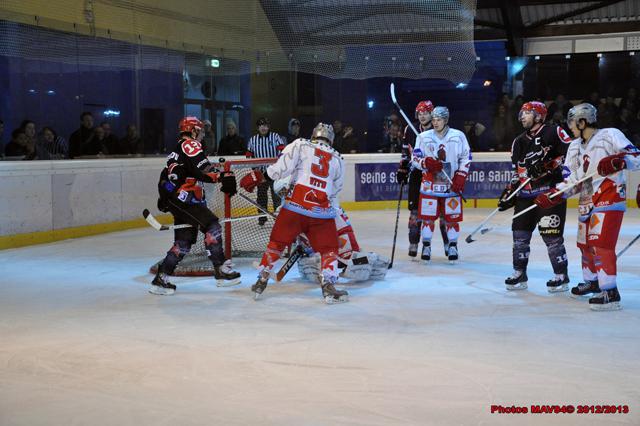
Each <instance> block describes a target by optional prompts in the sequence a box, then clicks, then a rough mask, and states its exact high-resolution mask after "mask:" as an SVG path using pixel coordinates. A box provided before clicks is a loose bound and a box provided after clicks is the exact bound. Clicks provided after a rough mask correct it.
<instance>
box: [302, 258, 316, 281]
mask: <svg viewBox="0 0 640 426" xmlns="http://www.w3.org/2000/svg"><path fill="white" fill-rule="evenodd" d="M298 272H300V276H301V277H302V278H304V279H305V280H307V281H311V282H320V254H319V253H315V254H313V255H311V256H304V257H301V258H300V259H299V260H298Z"/></svg>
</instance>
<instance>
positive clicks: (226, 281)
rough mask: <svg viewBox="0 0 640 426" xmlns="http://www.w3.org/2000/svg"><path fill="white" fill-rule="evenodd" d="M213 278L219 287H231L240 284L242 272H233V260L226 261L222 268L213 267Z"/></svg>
mask: <svg viewBox="0 0 640 426" xmlns="http://www.w3.org/2000/svg"><path fill="white" fill-rule="evenodd" d="M213 276H214V277H215V278H216V286H217V287H231V286H234V285H238V284H240V272H237V271H234V270H233V263H231V260H225V261H224V263H223V264H222V265H220V266H214V267H213Z"/></svg>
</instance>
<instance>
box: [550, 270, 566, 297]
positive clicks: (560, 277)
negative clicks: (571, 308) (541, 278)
mask: <svg viewBox="0 0 640 426" xmlns="http://www.w3.org/2000/svg"><path fill="white" fill-rule="evenodd" d="M567 290H569V276H568V275H567V274H556V276H555V277H553V278H551V279H550V280H549V281H547V291H548V292H549V293H558V292H561V291H567Z"/></svg>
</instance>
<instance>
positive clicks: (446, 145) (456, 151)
mask: <svg viewBox="0 0 640 426" xmlns="http://www.w3.org/2000/svg"><path fill="white" fill-rule="evenodd" d="M425 157H435V158H436V159H438V160H440V161H441V162H442V171H441V172H439V173H437V174H436V175H433V174H432V173H424V174H423V175H422V185H421V186H420V192H421V193H422V194H424V195H431V196H435V197H455V196H457V194H456V193H454V192H452V191H451V183H450V182H449V179H447V177H446V176H445V173H446V174H447V175H448V176H449V177H450V178H453V175H454V173H455V172H456V171H458V170H460V171H462V172H465V173H468V172H469V166H470V164H471V148H469V142H468V141H467V137H466V136H465V135H464V133H463V132H461V131H460V130H457V129H452V128H447V130H446V132H445V134H444V136H442V138H441V137H440V136H438V133H437V132H436V131H435V129H431V130H427V131H426V132H422V133H420V134H419V135H418V138H417V140H416V145H415V147H414V148H413V153H412V155H411V164H412V165H413V167H415V168H417V169H418V170H423V169H422V159H423V158H425Z"/></svg>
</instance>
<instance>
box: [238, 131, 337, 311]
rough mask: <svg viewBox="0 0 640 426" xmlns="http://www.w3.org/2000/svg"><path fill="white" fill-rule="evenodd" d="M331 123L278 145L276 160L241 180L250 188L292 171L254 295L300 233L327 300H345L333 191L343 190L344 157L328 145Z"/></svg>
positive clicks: (266, 280) (241, 182) (335, 195)
mask: <svg viewBox="0 0 640 426" xmlns="http://www.w3.org/2000/svg"><path fill="white" fill-rule="evenodd" d="M333 140H334V132H333V127H331V126H330V125H327V124H323V123H319V124H318V125H317V126H316V127H315V128H314V129H313V133H312V136H311V140H308V139H302V138H300V139H296V140H295V141H293V142H292V143H290V144H289V145H287V146H286V147H285V148H284V150H283V151H282V155H281V156H280V157H279V158H278V161H277V162H276V163H274V164H272V165H270V166H269V167H267V170H266V172H265V173H262V172H261V171H259V170H254V171H253V172H251V173H250V174H248V175H246V176H245V177H244V178H242V180H241V181H240V185H241V186H242V187H243V188H244V189H245V190H247V191H249V192H252V191H253V190H254V189H255V188H256V186H257V185H259V184H260V183H262V182H265V181H266V180H278V179H282V178H285V177H287V176H291V177H292V179H291V189H290V190H289V193H288V194H287V196H286V198H285V201H284V204H283V206H282V209H281V210H280V213H279V214H278V217H277V219H276V222H275V224H274V225H273V229H272V231H271V236H270V239H269V244H268V245H267V250H266V252H265V253H264V255H263V256H262V260H261V262H260V272H259V274H258V280H257V281H256V283H255V284H254V285H253V286H252V287H251V290H252V291H253V292H254V295H255V298H256V299H258V298H259V297H260V296H261V295H262V293H263V292H264V290H265V289H266V287H267V283H268V280H269V276H270V274H271V270H272V268H273V265H274V264H275V262H276V261H278V259H280V257H281V256H282V252H283V250H284V249H285V248H286V247H287V246H288V245H290V244H291V243H293V242H294V241H295V239H296V237H297V236H298V235H300V234H302V233H304V234H305V235H306V236H307V238H308V239H309V243H310V244H311V247H312V248H313V250H314V251H316V252H318V253H320V255H321V262H322V274H321V279H320V280H321V283H320V285H321V287H322V295H323V297H324V300H325V301H326V302H327V303H339V302H346V301H347V300H348V293H347V292H346V291H344V290H337V289H336V288H335V284H336V281H337V279H338V233H337V230H336V224H335V220H334V219H335V216H336V213H337V212H336V206H337V197H338V194H339V193H340V191H341V190H342V181H343V169H344V166H343V162H342V158H341V157H340V155H339V154H338V152H337V151H336V150H334V149H333V148H332V147H331V145H332V144H333Z"/></svg>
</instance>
